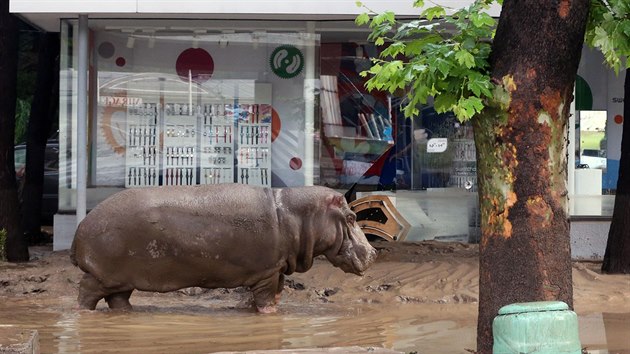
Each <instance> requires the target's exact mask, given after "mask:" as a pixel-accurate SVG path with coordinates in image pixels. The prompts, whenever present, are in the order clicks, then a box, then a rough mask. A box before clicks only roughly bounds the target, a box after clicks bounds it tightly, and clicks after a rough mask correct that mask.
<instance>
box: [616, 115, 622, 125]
mask: <svg viewBox="0 0 630 354" xmlns="http://www.w3.org/2000/svg"><path fill="white" fill-rule="evenodd" d="M615 123H617V124H621V123H623V116H622V115H621V114H617V115H616V116H615Z"/></svg>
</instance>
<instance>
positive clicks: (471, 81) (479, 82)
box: [466, 73, 492, 97]
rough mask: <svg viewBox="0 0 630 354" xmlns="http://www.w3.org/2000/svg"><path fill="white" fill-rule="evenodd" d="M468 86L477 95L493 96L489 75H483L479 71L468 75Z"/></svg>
mask: <svg viewBox="0 0 630 354" xmlns="http://www.w3.org/2000/svg"><path fill="white" fill-rule="evenodd" d="M466 87H467V88H468V89H469V90H470V91H471V92H472V93H473V94H474V95H475V96H477V97H481V96H482V95H483V96H485V97H492V91H491V90H490V89H491V88H492V84H491V83H490V78H489V77H487V76H485V77H484V76H483V75H481V74H479V73H474V74H472V75H470V76H468V84H467V85H466Z"/></svg>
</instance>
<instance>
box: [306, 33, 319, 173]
mask: <svg viewBox="0 0 630 354" xmlns="http://www.w3.org/2000/svg"><path fill="white" fill-rule="evenodd" d="M306 32H307V35H308V40H307V41H306V55H305V56H304V57H305V58H304V61H305V63H304V69H305V70H304V117H305V119H304V120H305V121H304V125H305V129H304V131H305V139H304V185H305V186H312V185H313V182H314V178H315V176H313V174H314V173H315V168H314V167H315V166H314V162H315V149H314V144H315V137H314V134H315V44H316V43H315V40H314V38H315V22H313V21H308V22H307V23H306Z"/></svg>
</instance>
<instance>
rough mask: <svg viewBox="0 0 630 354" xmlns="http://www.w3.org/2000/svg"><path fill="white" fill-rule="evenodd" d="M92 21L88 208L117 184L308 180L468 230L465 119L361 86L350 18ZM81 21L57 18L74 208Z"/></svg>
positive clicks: (438, 230)
mask: <svg viewBox="0 0 630 354" xmlns="http://www.w3.org/2000/svg"><path fill="white" fill-rule="evenodd" d="M89 27H90V37H89V38H90V45H89V47H90V61H89V62H90V72H89V86H88V87H89V94H88V102H89V108H88V112H89V117H88V122H89V124H88V136H89V139H88V148H89V154H88V158H89V161H88V193H87V197H88V201H87V206H88V209H90V208H92V207H94V206H95V205H96V204H97V203H98V202H100V201H101V200H103V199H104V198H106V197H107V196H109V195H111V194H113V193H114V192H116V191H118V190H121V189H123V188H142V187H146V186H159V185H198V184H217V183H240V184H250V185H261V186H271V187H285V186H303V185H313V184H316V185H325V186H329V187H331V188H335V189H337V190H339V191H341V192H344V193H345V192H348V193H347V194H348V196H349V197H351V198H352V199H354V198H359V197H361V196H363V195H367V194H369V193H380V194H387V195H389V196H390V197H391V198H392V199H393V200H395V202H396V205H397V207H398V208H399V209H400V210H401V213H403V215H405V217H406V218H407V219H408V220H411V221H412V223H413V225H412V226H413V230H412V232H410V234H409V237H408V240H422V239H435V238H437V239H445V240H463V241H474V240H475V239H476V236H475V235H477V234H478V232H477V231H476V230H478V221H477V220H478V213H477V211H476V210H477V209H476V177H475V174H476V162H475V151H474V144H473V142H472V130H471V128H470V127H469V126H467V125H462V124H460V123H458V122H457V120H456V119H455V118H454V116H453V115H452V114H436V113H435V111H434V110H433V109H432V105H430V104H429V105H427V106H426V107H423V108H422V110H421V114H420V115H418V116H417V117H412V118H407V117H404V116H403V115H402V109H401V107H402V105H404V99H405V98H404V93H403V92H401V93H399V94H395V95H391V94H388V93H384V92H378V91H371V92H368V91H367V89H366V88H365V81H366V78H364V77H362V76H361V75H360V73H361V71H363V70H366V69H368V68H369V66H370V63H371V61H370V59H371V58H373V57H375V56H377V55H378V53H377V49H376V48H375V47H374V46H373V45H370V44H367V43H365V42H364V39H365V37H366V33H361V32H356V31H354V30H349V29H351V28H352V29H353V28H355V25H354V23H353V22H352V21H339V22H322V23H318V22H299V21H298V22H283V21H258V22H255V23H252V22H248V23H244V22H237V21H230V22H227V21H224V22H222V21H175V20H159V21H134V22H130V21H126V20H90V22H89ZM76 32H77V26H76V22H75V21H64V22H63V26H62V37H63V41H64V42H63V56H62V77H63V81H62V84H61V85H62V92H63V94H62V97H61V103H62V109H61V111H60V115H61V118H60V131H61V134H60V140H61V142H60V148H61V150H62V152H63V153H62V154H61V155H62V156H60V163H61V165H62V171H60V194H62V195H63V196H61V195H60V210H62V211H64V212H65V211H68V212H72V211H73V210H74V208H75V201H74V199H75V190H76V178H75V176H76V171H75V168H74V167H73V163H72V162H73V157H74V156H76V148H77V147H76V136H77V132H76V122H77V117H76V97H77V93H76V86H75V81H76V62H77V53H76V51H74V50H73V49H74V48H76V47H77V46H76V45H75V43H74V42H75V41H76V38H77V35H76ZM462 198H463V199H465V200H466V203H462V200H463V199H462ZM454 213H455V214H454ZM453 220H457V222H454V221H453Z"/></svg>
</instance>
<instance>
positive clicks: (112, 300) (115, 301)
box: [105, 290, 133, 311]
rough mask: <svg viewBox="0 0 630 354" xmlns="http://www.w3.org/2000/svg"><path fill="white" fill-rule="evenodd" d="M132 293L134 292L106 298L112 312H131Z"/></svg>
mask: <svg viewBox="0 0 630 354" xmlns="http://www.w3.org/2000/svg"><path fill="white" fill-rule="evenodd" d="M132 292H133V290H129V291H122V292H119V293H114V294H110V295H107V296H105V301H107V305H109V308H110V309H112V310H121V311H131V310H132V309H133V308H132V307H131V304H130V303H129V297H131V293H132Z"/></svg>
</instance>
